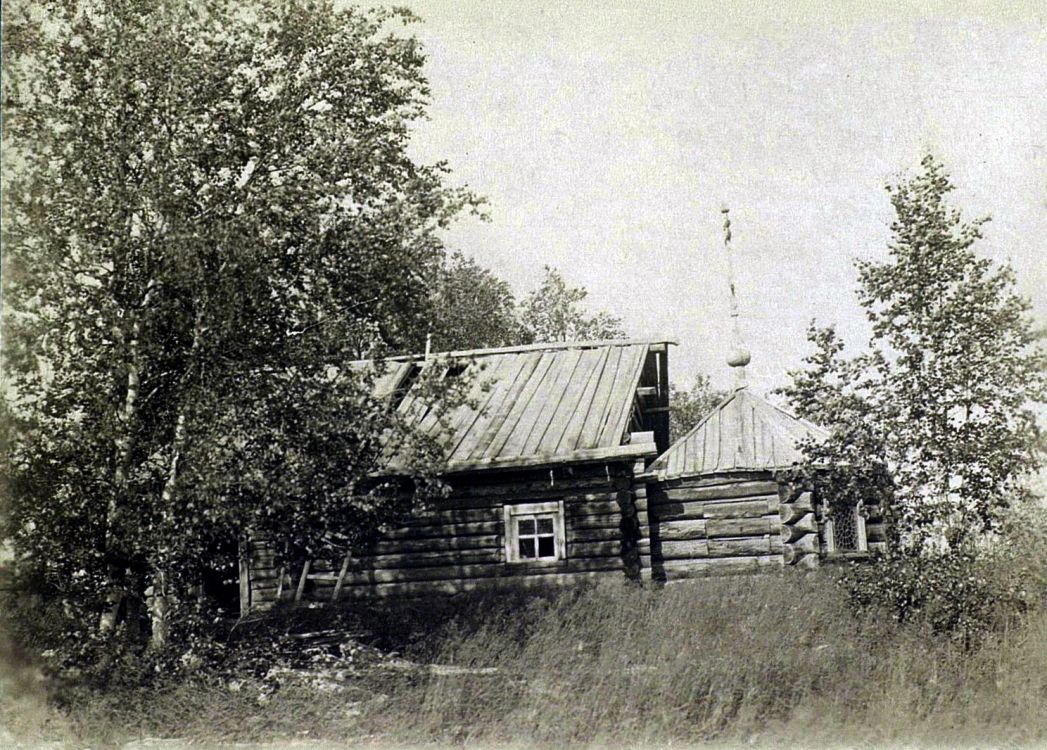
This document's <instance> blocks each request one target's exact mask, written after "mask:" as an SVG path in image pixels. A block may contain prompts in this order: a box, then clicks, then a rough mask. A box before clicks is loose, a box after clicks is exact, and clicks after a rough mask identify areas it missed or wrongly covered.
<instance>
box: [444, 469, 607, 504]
mask: <svg viewBox="0 0 1047 750" xmlns="http://www.w3.org/2000/svg"><path fill="white" fill-rule="evenodd" d="M614 479H615V478H614V477H612V478H611V479H610V480H609V481H608V479H607V476H606V474H604V473H603V472H602V471H601V472H599V474H594V475H592V476H584V477H576V478H572V477H564V476H556V472H555V470H554V473H553V481H552V483H550V482H549V472H548V471H546V472H544V475H543V476H541V477H540V478H538V477H536V478H534V479H525V480H517V481H506V482H504V483H499V484H481V483H477V484H471V483H465V482H462V481H459V482H454V481H452V482H451V496H452V497H453V498H454V499H455V500H456V501H463V502H466V501H470V500H482V501H487V502H491V503H498V504H501V503H502V502H504V500H502V499H501V498H504V497H506V496H518V495H526V496H540V495H546V494H549V493H556V494H557V495H559V496H561V497H562V496H564V495H570V494H573V495H579V494H585V493H595V492H601V491H605V490H606V491H608V492H613V491H614V490H615V489H616V488H615V486H614ZM496 498H498V499H496Z"/></svg>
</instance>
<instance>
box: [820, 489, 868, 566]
mask: <svg viewBox="0 0 1047 750" xmlns="http://www.w3.org/2000/svg"><path fill="white" fill-rule="evenodd" d="M825 548H826V551H827V552H829V553H830V554H832V553H833V552H865V551H866V550H867V549H868V544H867V542H866V538H865V516H864V515H863V513H862V504H861V503H860V502H859V503H857V504H855V505H842V506H838V507H832V506H830V507H829V508H828V509H827V513H826V518H825Z"/></svg>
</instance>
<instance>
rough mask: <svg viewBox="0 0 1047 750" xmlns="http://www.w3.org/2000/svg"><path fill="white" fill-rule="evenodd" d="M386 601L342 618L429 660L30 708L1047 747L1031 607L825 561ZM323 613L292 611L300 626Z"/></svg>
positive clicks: (575, 738) (138, 718)
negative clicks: (325, 678)
mask: <svg viewBox="0 0 1047 750" xmlns="http://www.w3.org/2000/svg"><path fill="white" fill-rule="evenodd" d="M395 611H396V612H398V614H397V615H396V617H395V618H393V619H390V618H391V617H392V613H393V612H394V610H393V609H388V610H386V609H385V608H383V609H382V610H381V611H379V610H376V609H375V608H373V607H362V608H361V610H360V612H359V613H355V614H354V613H353V612H352V611H351V610H350V611H343V612H342V613H340V614H339V615H338V617H339V618H341V619H340V622H342V623H343V624H344V623H345V622H348V621H355V622H356V623H357V624H358V625H361V626H362V625H363V624H364V623H365V622H370V625H369V627H370V628H372V629H374V630H375V631H376V636H375V637H376V639H378V640H381V641H383V645H384V646H385V647H386V648H398V650H399V651H400V652H401V653H403V654H405V655H406V656H408V657H409V658H410V659H411V660H413V661H414V662H415V663H416V664H417V663H419V662H423V661H425V662H431V663H433V664H435V665H438V668H435V669H432V670H428V671H427V670H425V669H421V668H418V667H415V668H413V669H411V670H408V671H399V670H392V671H389V670H387V669H377V668H375V669H371V670H366V669H365V670H363V671H359V672H357V673H356V674H355V676H352V677H349V678H346V679H345V681H344V684H343V685H342V686H341V688H339V689H336V690H328V689H319V688H317V687H316V686H315V683H310V682H309V681H308V680H307V681H299V682H286V681H285V682H281V684H279V685H278V686H276V687H275V688H274V685H273V684H272V683H270V682H267V681H265V680H264V679H263V678H261V677H259V678H258V679H257V681H256V682H254V683H252V682H251V679H252V678H250V677H247V676H245V675H246V674H247V673H248V670H247V669H243V670H241V675H240V676H237V678H236V682H237V683H242V686H239V687H237V688H236V689H235V690H234V689H232V686H231V684H230V682H229V681H228V679H226V677H223V678H222V679H216V678H215V677H214V676H211V677H207V676H202V677H201V680H200V681H199V682H196V683H184V682H182V683H178V684H166V685H159V686H154V687H152V688H150V689H149V690H148V691H140V692H134V691H130V690H127V691H124V692H119V691H118V692H112V691H110V692H106V693H105V694H102V695H95V696H93V697H88V699H86V700H78V701H74V702H72V703H70V702H69V701H68V700H67V701H66V703H65V706H66V709H65V710H66V718H67V720H68V725H67V726H66V727H64V728H61V731H58V732H56V731H54V730H55V727H54V726H52V725H50V724H48V722H52V717H53V714H48V716H47V718H43V719H41V718H38V719H37V720H36V721H37V723H38V724H39V725H40V726H45V725H47V726H51V729H50V730H49V731H48V732H47V734H48V735H49V736H50V737H51V738H53V739H60V740H65V741H67V742H69V741H72V743H73V744H72V745H69V746H73V745H76V743H77V742H79V743H80V744H79V745H76V746H78V747H83V746H84V745H90V746H103V745H106V744H115V745H119V744H120V743H122V742H125V741H127V740H131V739H135V738H138V737H180V738H184V739H186V740H192V741H194V742H196V743H204V744H207V743H209V742H211V743H213V742H216V741H223V742H229V741H260V742H263V743H267V744H266V745H265V746H266V747H279V746H281V743H285V742H291V741H296V740H300V739H305V738H309V739H311V740H322V741H324V742H325V743H326V744H325V745H324V746H325V747H346V746H354V745H357V744H359V743H364V744H370V745H377V746H383V747H384V746H389V745H392V746H404V745H409V744H418V745H432V744H436V745H438V746H445V745H450V744H460V743H464V744H470V745H480V746H484V747H487V746H497V745H503V746H510V747H540V746H544V747H565V746H594V747H622V746H630V747H636V746H657V747H664V746H670V745H673V746H681V745H682V746H693V745H698V744H702V743H712V744H715V745H727V746H737V745H741V744H744V745H747V746H757V747H782V746H794V747H834V748H835V747H841V746H847V747H856V746H858V747H862V746H864V747H896V746H910V747H911V746H920V747H927V746H946V747H971V746H977V747H984V746H992V747H1000V746H1009V747H1011V746H1044V745H1047V613H1045V612H1044V611H1043V610H1042V609H1041V610H1038V611H1036V612H1034V613H1032V614H1030V615H1027V616H1025V617H1023V618H1019V619H1017V620H1014V621H1013V624H1012V626H1010V627H1009V629H1007V630H1006V631H1001V632H999V633H995V634H993V635H992V636H991V637H989V638H988V639H987V640H986V641H985V642H984V643H983V644H982V645H980V646H979V647H977V648H975V649H965V648H964V646H963V645H962V642H960V641H955V640H951V639H949V638H948V637H945V636H942V635H935V634H932V633H931V632H929V631H927V630H923V629H920V628H919V627H916V626H914V625H908V624H907V625H904V626H903V625H899V624H897V623H896V622H894V621H893V620H892V619H891V618H890V617H884V616H877V615H875V614H873V613H869V612H866V613H864V614H861V615H857V614H855V613H854V611H853V609H852V608H851V607H850V605H849V603H848V600H847V593H846V591H845V590H843V589H842V588H841V587H839V586H837V585H836V584H835V583H834V581H833V579H832V577H831V575H830V572H829V571H823V572H819V573H816V574H798V575H785V574H780V575H779V574H776V575H764V576H758V577H745V576H739V577H732V578H722V579H708V580H703V581H696V582H693V583H686V584H678V585H672V586H669V587H667V588H664V589H662V590H656V589H651V588H638V587H635V586H632V585H629V584H626V583H623V582H617V581H608V582H604V583H601V584H600V585H597V586H593V587H590V588H586V589H576V590H568V591H564V592H562V593H560V594H559V595H557V596H548V597H537V596H533V595H506V596H492V595H486V596H483V597H470V598H465V599H462V600H455V601H447V600H441V601H439V602H432V603H429V604H428V605H427V604H426V603H423V602H414V603H410V604H408V605H406V606H405V607H404V608H402V609H400V610H395ZM304 614H309V617H306V618H304V619H303V615H304ZM377 614H380V615H381V617H378V618H377V619H375V617H376V616H377ZM326 616H327V615H326V614H324V613H322V612H318V611H313V612H312V613H302V612H299V613H292V615H291V618H292V620H293V627H294V628H295V629H301V628H302V627H308V628H315V627H319V626H320V625H322V624H323V623H322V622H319V621H314V619H315V618H317V617H319V618H320V619H321V620H322V619H323V617H326ZM378 631H380V633H381V637H380V638H379V637H378ZM267 638H268V636H264V635H261V634H260V635H258V636H257V637H256V638H254V640H256V641H258V642H257V643H255V645H254V647H256V648H257V647H261V648H262V649H263V650H264V649H265V647H266V644H271V641H269V640H267ZM262 641H265V642H264V643H263V642H262ZM383 658H384V657H383ZM223 674H225V675H228V674H229V673H228V672H225V673H223ZM48 710H49V711H50V709H48ZM3 714H4V712H0V718H2V717H3ZM7 718H9V719H10V718H11V714H8V717H7ZM2 723H3V722H0V724H2ZM3 736H4V735H3V734H0V738H2V737H3ZM70 738H73V739H72V740H70Z"/></svg>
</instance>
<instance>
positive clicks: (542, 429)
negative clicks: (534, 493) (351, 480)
mask: <svg viewBox="0 0 1047 750" xmlns="http://www.w3.org/2000/svg"><path fill="white" fill-rule="evenodd" d="M669 343H672V342H666V341H648V340H642V341H637V340H627V341H597V342H572V343H563V344H538V345H529V346H520V347H508V348H500V349H479V350H470V351H462V352H450V353H444V354H434V355H432V356H431V357H430V358H429V359H425V358H424V357H411V358H395V359H392V360H390V361H388V363H387V367H386V368H385V370H384V371H383V372H382V374H381V376H380V377H379V378H378V379H377V381H376V389H377V391H378V392H379V393H380V395H382V396H383V397H393V398H398V399H399V403H398V405H397V407H396V408H397V411H399V412H400V413H401V414H403V415H405V416H406V417H407V418H408V419H409V420H410V421H411V422H412V423H413V424H414V426H415V427H416V429H418V430H419V431H421V432H422V433H425V434H432V435H439V434H441V433H442V432H443V433H444V439H445V441H446V446H447V462H448V464H447V470H448V471H449V472H455V471H469V470H476V469H484V468H517V467H526V466H540V465H544V464H552V463H562V462H579V461H590V460H593V461H596V460H604V459H616V458H617V459H622V458H628V457H630V456H636V457H640V456H645V455H646V456H649V455H654V454H656V453H657V448H656V447H655V444H654V442H653V438H650V437H648V439H646V440H645V441H643V442H639V443H630V434H631V433H634V432H638V431H644V430H647V431H650V430H651V429H652V427H651V424H650V422H651V420H654V419H662V418H663V416H662V415H663V414H664V407H665V406H666V405H667V403H668V401H667V399H668V384H667V383H666V382H664V381H665V374H666V367H665V357H666V355H667V349H668V344H669ZM425 370H438V373H437V374H439V373H442V376H443V377H465V378H469V382H470V386H469V394H468V398H467V403H465V404H462V405H461V406H458V407H456V408H454V409H452V410H450V411H449V412H448V413H446V414H443V415H442V420H441V418H440V415H439V413H438V411H437V410H435V409H432V408H431V406H432V405H431V404H428V403H425V402H424V396H422V394H421V393H419V392H418V391H420V390H421V389H416V388H415V387H414V384H415V382H418V381H419V380H420V375H421V373H422V372H423V371H425ZM663 402H664V403H663ZM659 407H661V409H659ZM647 408H649V409H650V410H651V416H650V417H649V418H648V419H647V420H646V421H645V416H644V415H645V409H647ZM393 463H394V464H395V461H394V462H393Z"/></svg>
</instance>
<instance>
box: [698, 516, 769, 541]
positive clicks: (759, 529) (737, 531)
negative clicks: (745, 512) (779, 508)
mask: <svg viewBox="0 0 1047 750" xmlns="http://www.w3.org/2000/svg"><path fill="white" fill-rule="evenodd" d="M773 519H774V520H773V521H772V520H771V518H769V517H767V516H761V517H760V518H710V519H709V520H708V521H706V522H705V528H706V533H707V534H708V536H709V538H710V539H711V538H713V537H731V536H755V535H757V534H770V533H771V532H772V530H773V531H775V532H777V530H778V528H777V527H778V526H779V525H780V522H779V521H778V517H777V516H774V517H773Z"/></svg>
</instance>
